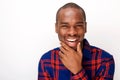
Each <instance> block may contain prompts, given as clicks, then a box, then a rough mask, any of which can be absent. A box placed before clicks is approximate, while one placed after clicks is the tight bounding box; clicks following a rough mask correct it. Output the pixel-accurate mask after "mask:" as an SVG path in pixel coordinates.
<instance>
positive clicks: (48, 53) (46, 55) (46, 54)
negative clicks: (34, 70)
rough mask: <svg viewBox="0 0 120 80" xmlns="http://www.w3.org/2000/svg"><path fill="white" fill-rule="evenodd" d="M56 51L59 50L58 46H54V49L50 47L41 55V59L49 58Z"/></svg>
mask: <svg viewBox="0 0 120 80" xmlns="http://www.w3.org/2000/svg"><path fill="white" fill-rule="evenodd" d="M58 51H59V48H58V47H57V48H54V49H51V50H49V51H47V52H45V53H44V54H43V55H42V57H41V59H50V58H51V56H54V55H55V54H56V53H57V52H58Z"/></svg>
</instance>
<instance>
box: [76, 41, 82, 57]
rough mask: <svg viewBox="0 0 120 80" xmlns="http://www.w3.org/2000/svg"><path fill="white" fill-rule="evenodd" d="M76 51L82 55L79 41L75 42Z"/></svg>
mask: <svg viewBox="0 0 120 80" xmlns="http://www.w3.org/2000/svg"><path fill="white" fill-rule="evenodd" d="M77 52H78V53H79V54H80V55H82V50H81V43H80V42H79V43H78V44H77Z"/></svg>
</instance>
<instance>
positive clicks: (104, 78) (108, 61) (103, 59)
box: [38, 39, 115, 80]
mask: <svg viewBox="0 0 120 80" xmlns="http://www.w3.org/2000/svg"><path fill="white" fill-rule="evenodd" d="M82 52H83V60H82V66H83V69H82V70H81V71H80V72H79V73H77V74H75V75H73V74H72V73H71V72H70V71H69V70H68V69H67V68H66V67H65V66H64V65H63V63H62V62H61V61H60V58H59V55H58V54H59V48H55V49H53V50H50V51H49V52H47V53H45V54H44V55H43V56H42V57H41V59H40V62H39V67H38V80H113V75H114V66H115V64H114V59H113V56H112V55H110V54H109V53H107V52H105V51H104V50H101V49H99V48H97V47H94V46H90V45H89V43H88V41H87V40H86V39H84V47H83V50H82Z"/></svg>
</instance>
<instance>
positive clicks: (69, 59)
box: [59, 42, 82, 74]
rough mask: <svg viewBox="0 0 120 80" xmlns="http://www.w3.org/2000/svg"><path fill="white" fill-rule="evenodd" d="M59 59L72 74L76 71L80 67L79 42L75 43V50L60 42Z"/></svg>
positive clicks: (80, 52)
mask: <svg viewBox="0 0 120 80" xmlns="http://www.w3.org/2000/svg"><path fill="white" fill-rule="evenodd" d="M59 56H60V59H61V61H62V63H63V64H64V65H65V67H66V68H67V69H69V70H70V71H71V72H72V73H73V74H76V73H78V72H79V71H80V70H81V69H82V51H81V45H80V43H78V44H77V51H75V50H74V49H72V48H70V47H69V46H68V45H66V44H65V43H63V42H61V47H60V52H59Z"/></svg>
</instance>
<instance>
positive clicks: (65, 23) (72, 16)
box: [56, 8, 86, 50]
mask: <svg viewBox="0 0 120 80" xmlns="http://www.w3.org/2000/svg"><path fill="white" fill-rule="evenodd" d="M56 33H58V37H59V40H60V41H62V42H64V43H65V44H67V45H68V46H69V47H71V48H73V49H75V50H76V48H77V44H78V43H79V42H82V41H83V39H84V34H85V33H86V22H85V21H84V16H83V14H82V12H81V11H80V10H78V9H75V8H66V9H62V10H61V11H60V12H59V14H58V21H57V22H56Z"/></svg>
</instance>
